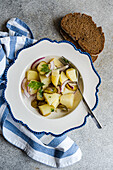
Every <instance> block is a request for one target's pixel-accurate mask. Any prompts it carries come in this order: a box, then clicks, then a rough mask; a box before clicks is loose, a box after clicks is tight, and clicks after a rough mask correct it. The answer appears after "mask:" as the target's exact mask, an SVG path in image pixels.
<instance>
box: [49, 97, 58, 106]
mask: <svg viewBox="0 0 113 170" xmlns="http://www.w3.org/2000/svg"><path fill="white" fill-rule="evenodd" d="M51 105H52V106H53V107H54V108H55V109H56V108H57V106H58V105H59V97H58V98H57V99H56V100H54V102H52V104H51Z"/></svg>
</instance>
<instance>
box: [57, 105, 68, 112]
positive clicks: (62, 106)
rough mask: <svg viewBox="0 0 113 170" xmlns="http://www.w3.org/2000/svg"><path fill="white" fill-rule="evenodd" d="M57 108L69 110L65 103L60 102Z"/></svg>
mask: <svg viewBox="0 0 113 170" xmlns="http://www.w3.org/2000/svg"><path fill="white" fill-rule="evenodd" d="M57 108H59V109H61V110H62V111H66V112H67V111H68V108H67V107H66V106H64V105H63V104H59V105H58V107H57Z"/></svg>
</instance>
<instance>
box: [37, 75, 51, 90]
mask: <svg viewBox="0 0 113 170" xmlns="http://www.w3.org/2000/svg"><path fill="white" fill-rule="evenodd" d="M39 77H40V81H41V82H42V83H44V84H45V85H44V86H43V87H42V88H43V89H45V88H46V87H48V85H49V84H50V83H51V77H50V76H49V77H46V76H42V75H39Z"/></svg>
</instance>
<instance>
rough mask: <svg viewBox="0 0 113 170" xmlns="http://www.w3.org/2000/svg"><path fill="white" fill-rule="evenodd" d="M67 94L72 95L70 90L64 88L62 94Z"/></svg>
mask: <svg viewBox="0 0 113 170" xmlns="http://www.w3.org/2000/svg"><path fill="white" fill-rule="evenodd" d="M67 93H73V91H72V90H69V89H68V88H66V87H64V90H63V92H62V94H67Z"/></svg>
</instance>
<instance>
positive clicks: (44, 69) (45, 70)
mask: <svg viewBox="0 0 113 170" xmlns="http://www.w3.org/2000/svg"><path fill="white" fill-rule="evenodd" d="M41 71H42V72H45V73H49V72H50V71H51V70H50V69H49V66H48V64H43V65H42V68H41Z"/></svg>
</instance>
